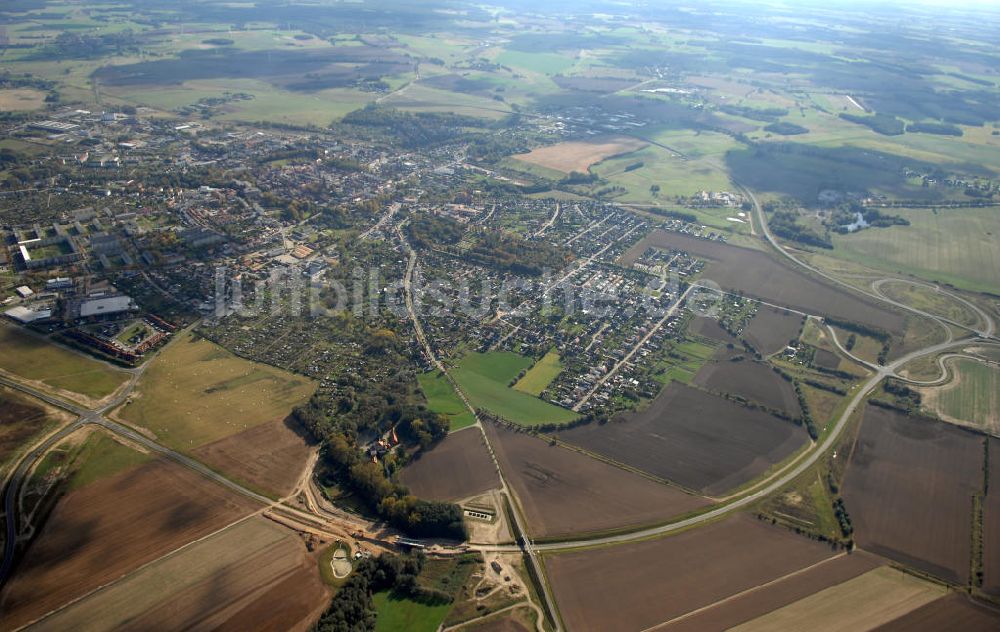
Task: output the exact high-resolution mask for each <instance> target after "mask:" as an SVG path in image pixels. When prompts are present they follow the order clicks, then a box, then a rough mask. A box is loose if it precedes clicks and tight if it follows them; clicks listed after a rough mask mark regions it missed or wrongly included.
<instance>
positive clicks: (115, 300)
mask: <svg viewBox="0 0 1000 632" xmlns="http://www.w3.org/2000/svg"><path fill="white" fill-rule="evenodd" d="M132 308H133V303H132V298H131V297H129V296H125V295H122V294H119V295H117V296H102V297H100V298H88V299H84V300H83V301H82V302H81V303H80V317H81V318H87V317H89V316H103V315H105V314H119V313H121V312H127V311H129V310H131V309H132Z"/></svg>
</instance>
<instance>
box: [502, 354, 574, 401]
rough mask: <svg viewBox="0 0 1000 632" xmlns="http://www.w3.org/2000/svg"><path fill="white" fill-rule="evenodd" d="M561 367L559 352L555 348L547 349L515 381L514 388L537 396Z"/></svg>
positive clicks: (557, 373) (554, 377)
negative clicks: (540, 357)
mask: <svg viewBox="0 0 1000 632" xmlns="http://www.w3.org/2000/svg"><path fill="white" fill-rule="evenodd" d="M562 369H563V366H562V363H561V362H560V361H559V354H558V353H556V351H555V350H553V351H549V352H548V353H546V354H545V355H544V356H542V359H541V360H539V361H538V362H536V363H535V366H533V367H531V368H530V369H528V372H527V373H525V374H524V376H523V377H521V379H519V380H518V381H517V384H515V385H514V390H518V391H521V392H522V393H527V394H528V395H534V396H536V397H537V396H539V395H541V394H542V391H544V390H545V389H547V388H548V387H549V384H551V383H552V380H554V379H556V376H557V375H559V373H560V372H561V371H562Z"/></svg>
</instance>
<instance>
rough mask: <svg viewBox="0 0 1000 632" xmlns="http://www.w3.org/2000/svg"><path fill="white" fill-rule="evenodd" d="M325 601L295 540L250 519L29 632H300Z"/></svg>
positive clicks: (320, 585) (267, 522)
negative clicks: (193, 631)
mask: <svg viewBox="0 0 1000 632" xmlns="http://www.w3.org/2000/svg"><path fill="white" fill-rule="evenodd" d="M328 598H329V596H328V591H327V589H326V588H325V587H324V586H323V583H322V581H321V580H320V576H319V570H318V568H317V566H316V560H315V559H314V557H313V555H312V554H310V553H308V552H307V551H306V547H305V545H304V543H303V542H302V540H301V538H299V536H297V535H296V534H295V533H293V532H292V531H289V530H287V529H285V528H284V527H281V526H278V525H277V524H275V523H273V522H271V521H270V520H268V519H266V518H263V517H254V518H251V519H249V520H246V521H244V522H242V523H240V524H238V525H236V526H234V527H232V528H230V529H227V530H226V531H223V532H222V533H219V534H217V535H214V536H212V537H211V538H208V539H207V540H205V541H203V542H199V543H197V544H195V545H193V546H191V547H190V548H188V549H185V550H184V551H182V552H181V553H179V554H178V555H174V556H171V557H169V558H166V559H163V560H160V561H157V562H155V563H154V564H153V565H151V566H149V567H147V568H144V569H142V570H141V571H139V572H137V573H135V574H133V575H131V576H129V577H127V578H126V579H124V580H123V581H121V582H119V583H117V584H115V585H113V586H110V587H108V588H105V589H104V590H101V591H100V592H98V593H95V594H94V595H91V596H90V597H87V598H86V599H84V600H82V601H80V602H79V603H76V604H74V605H72V606H70V607H69V608H67V609H66V610H63V611H61V612H59V613H58V614H56V615H54V616H53V617H51V618H49V619H47V620H45V621H44V622H42V624H41V625H39V626H37V628H36V629H38V630H41V631H44V630H54V631H55V630H69V629H73V630H111V629H115V630H137V631H138V630H155V629H160V630H167V629H169V630H190V629H219V628H222V629H234V630H235V629H243V630H249V629H253V630H307V629H309V626H310V625H311V623H312V622H313V620H314V619H315V618H316V617H317V616H318V615H319V613H320V612H321V611H322V609H323V608H324V607H325V606H326V602H327V599H328Z"/></svg>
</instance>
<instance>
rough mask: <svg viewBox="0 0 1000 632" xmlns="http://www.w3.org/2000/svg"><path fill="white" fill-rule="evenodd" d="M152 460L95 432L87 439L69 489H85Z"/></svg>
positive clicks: (77, 459) (101, 433) (78, 458)
mask: <svg viewBox="0 0 1000 632" xmlns="http://www.w3.org/2000/svg"><path fill="white" fill-rule="evenodd" d="M150 458H152V457H150V455H148V454H144V453H142V452H138V451H136V450H133V449H131V448H129V447H126V446H124V445H122V444H121V443H119V442H118V441H115V440H114V439H113V438H112V437H110V436H108V435H107V434H105V433H103V432H95V433H93V434H92V435H90V436H89V437H88V438H87V441H86V443H84V444H83V446H82V448H81V450H80V453H79V456H77V458H76V464H77V465H75V471H74V472H73V477H72V478H71V479H70V481H69V487H70V489H77V488H80V487H84V486H86V485H89V484H90V483H93V482H94V481H98V480H101V479H103V478H108V477H109V476H113V475H115V474H117V473H118V472H123V471H125V470H127V469H130V468H132V467H134V466H136V465H140V464H142V463H145V462H146V461H148V460H150Z"/></svg>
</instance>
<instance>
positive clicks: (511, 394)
mask: <svg viewBox="0 0 1000 632" xmlns="http://www.w3.org/2000/svg"><path fill="white" fill-rule="evenodd" d="M530 365H531V358H526V357H524V356H522V355H518V354H516V353H512V352H509V351H491V352H489V353H470V354H467V355H466V356H465V357H463V358H462V359H461V360H460V361H459V363H458V366H457V367H455V369H454V370H453V371H452V375H453V376H454V377H455V380H456V381H457V382H458V385H459V386H460V387H461V388H462V391H464V392H465V396H466V397H468V398H469V401H470V402H471V403H472V405H473V406H475V407H476V408H485V409H486V410H488V411H490V412H491V413H493V414H495V415H499V416H500V417H503V418H504V419H506V420H507V421H510V422H513V423H516V424H520V425H523V426H537V425H540V424H546V423H564V422H567V421H572V420H573V419H575V418H576V417H577V415H576V413H574V412H573V411H570V410H567V409H565V408H560V407H559V406H554V405H552V404H550V403H548V402H546V401H544V400H541V399H539V398H537V397H532V396H531V395H528V394H527V393H522V392H521V391H516V390H514V389H512V388H510V386H509V385H510V383H511V381H513V380H514V378H516V377H517V375H518V373H520V372H521V371H523V370H524V369H526V368H528V366H530Z"/></svg>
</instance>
